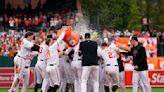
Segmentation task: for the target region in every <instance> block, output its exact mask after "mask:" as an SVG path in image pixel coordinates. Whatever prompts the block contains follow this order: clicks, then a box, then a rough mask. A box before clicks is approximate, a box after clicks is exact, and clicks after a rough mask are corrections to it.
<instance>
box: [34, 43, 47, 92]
mask: <svg viewBox="0 0 164 92" xmlns="http://www.w3.org/2000/svg"><path fill="white" fill-rule="evenodd" d="M47 51H48V45H46V44H45V42H43V43H42V44H41V45H40V50H39V54H38V60H37V63H36V65H35V72H36V83H37V84H41V83H42V87H41V89H42V92H45V91H47V85H48V82H46V80H47V78H46V79H44V78H45V76H46V65H47V61H46V60H47V59H46V54H47ZM43 80H44V81H43ZM43 82H44V83H43Z"/></svg>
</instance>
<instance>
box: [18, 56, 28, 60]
mask: <svg viewBox="0 0 164 92" xmlns="http://www.w3.org/2000/svg"><path fill="white" fill-rule="evenodd" d="M17 56H18V57H20V58H23V59H24V60H26V58H24V57H21V56H19V55H17Z"/></svg>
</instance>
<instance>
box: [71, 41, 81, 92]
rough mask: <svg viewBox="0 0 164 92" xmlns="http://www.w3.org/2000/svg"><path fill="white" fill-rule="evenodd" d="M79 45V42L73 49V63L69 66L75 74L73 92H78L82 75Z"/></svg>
mask: <svg viewBox="0 0 164 92" xmlns="http://www.w3.org/2000/svg"><path fill="white" fill-rule="evenodd" d="M79 44H80V42H79V43H78V44H77V45H76V46H75V47H74V55H73V61H72V62H71V66H72V68H73V71H74V73H75V80H74V92H80V87H81V86H80V84H81V82H80V79H81V73H82V65H81V63H82V61H81V60H82V56H81V55H80V54H79Z"/></svg>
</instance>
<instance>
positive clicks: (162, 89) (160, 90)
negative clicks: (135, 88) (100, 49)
mask: <svg viewBox="0 0 164 92" xmlns="http://www.w3.org/2000/svg"><path fill="white" fill-rule="evenodd" d="M152 90H153V91H152V92H164V87H160V88H152ZM126 91H127V92H132V88H130V87H129V88H127V90H126ZM0 92H8V89H7V88H0ZM19 92H21V90H20V89H19ZM27 92H34V89H32V88H28V89H27ZM38 92H40V91H38ZM70 92H71V91H70ZM117 92H121V91H120V89H119V90H117Z"/></svg>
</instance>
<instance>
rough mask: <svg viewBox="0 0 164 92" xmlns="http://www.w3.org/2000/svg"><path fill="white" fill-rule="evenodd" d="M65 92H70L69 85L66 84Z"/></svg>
mask: <svg viewBox="0 0 164 92" xmlns="http://www.w3.org/2000/svg"><path fill="white" fill-rule="evenodd" d="M65 92H69V84H68V83H67V84H66V91H65Z"/></svg>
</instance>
